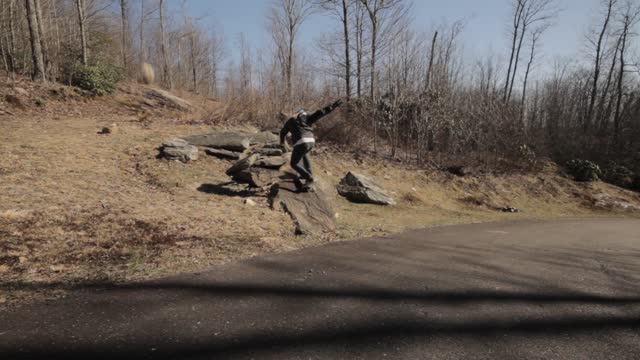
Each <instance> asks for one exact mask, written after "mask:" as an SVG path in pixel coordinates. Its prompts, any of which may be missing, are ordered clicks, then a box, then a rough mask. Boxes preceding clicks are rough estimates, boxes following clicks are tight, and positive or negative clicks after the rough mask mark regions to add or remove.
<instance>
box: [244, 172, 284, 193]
mask: <svg viewBox="0 0 640 360" xmlns="http://www.w3.org/2000/svg"><path fill="white" fill-rule="evenodd" d="M285 175H286V174H285V173H284V172H282V171H278V170H271V169H262V168H250V169H245V170H242V171H239V172H237V173H235V174H234V175H233V176H232V179H233V181H235V182H238V183H244V184H249V185H250V186H252V187H257V188H264V187H267V186H271V185H273V184H275V183H277V182H278V181H280V180H281V178H283V177H284V176H285Z"/></svg>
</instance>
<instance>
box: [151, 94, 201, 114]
mask: <svg viewBox="0 0 640 360" xmlns="http://www.w3.org/2000/svg"><path fill="white" fill-rule="evenodd" d="M145 97H147V98H149V99H153V100H156V101H157V102H159V103H160V104H162V105H164V106H166V107H170V108H174V109H178V110H182V111H189V110H191V109H193V105H191V103H190V102H188V101H187V100H185V99H182V98H179V97H177V96H175V95H172V94H170V93H169V92H167V91H164V90H160V89H149V90H147V91H146V92H145Z"/></svg>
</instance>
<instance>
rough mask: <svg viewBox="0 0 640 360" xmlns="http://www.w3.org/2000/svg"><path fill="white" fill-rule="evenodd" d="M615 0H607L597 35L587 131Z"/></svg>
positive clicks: (586, 123) (594, 102)
mask: <svg viewBox="0 0 640 360" xmlns="http://www.w3.org/2000/svg"><path fill="white" fill-rule="evenodd" d="M615 1H616V0H609V3H608V5H607V16H606V17H605V20H604V24H603V25H602V30H601V31H600V35H599V36H598V42H597V44H596V62H595V65H594V68H593V84H592V86H591V95H590V96H589V107H588V109H587V117H586V119H585V124H584V131H585V132H586V131H588V130H589V128H590V127H591V121H592V117H593V109H594V106H595V104H596V97H597V95H598V80H599V79H600V67H601V62H602V43H603V41H604V36H605V34H606V33H607V28H608V27H609V20H610V19H611V12H612V11H613V5H614V4H615Z"/></svg>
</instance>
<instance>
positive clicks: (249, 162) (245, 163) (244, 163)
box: [225, 154, 259, 176]
mask: <svg viewBox="0 0 640 360" xmlns="http://www.w3.org/2000/svg"><path fill="white" fill-rule="evenodd" d="M258 157H259V155H258V154H252V155H250V156H247V157H246V158H244V159H241V160H239V161H237V162H236V163H235V164H233V165H232V166H231V167H230V168H229V169H227V171H226V172H225V173H226V174H227V175H229V176H234V175H235V174H237V173H239V172H241V171H244V170H249V169H250V168H251V167H252V166H253V164H254V163H255V162H256V160H258Z"/></svg>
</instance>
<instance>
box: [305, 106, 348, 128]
mask: <svg viewBox="0 0 640 360" xmlns="http://www.w3.org/2000/svg"><path fill="white" fill-rule="evenodd" d="M340 105H342V100H337V101H336V102H334V103H333V104H331V105H329V106H326V107H324V108H322V109H320V110H318V111H316V112H314V113H313V114H311V115H309V117H308V118H307V124H309V125H312V124H313V123H315V122H316V121H318V120H320V119H321V118H322V117H324V116H325V115H328V114H329V113H330V112H332V111H333V110H335V109H336V108H337V107H338V106H340Z"/></svg>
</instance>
